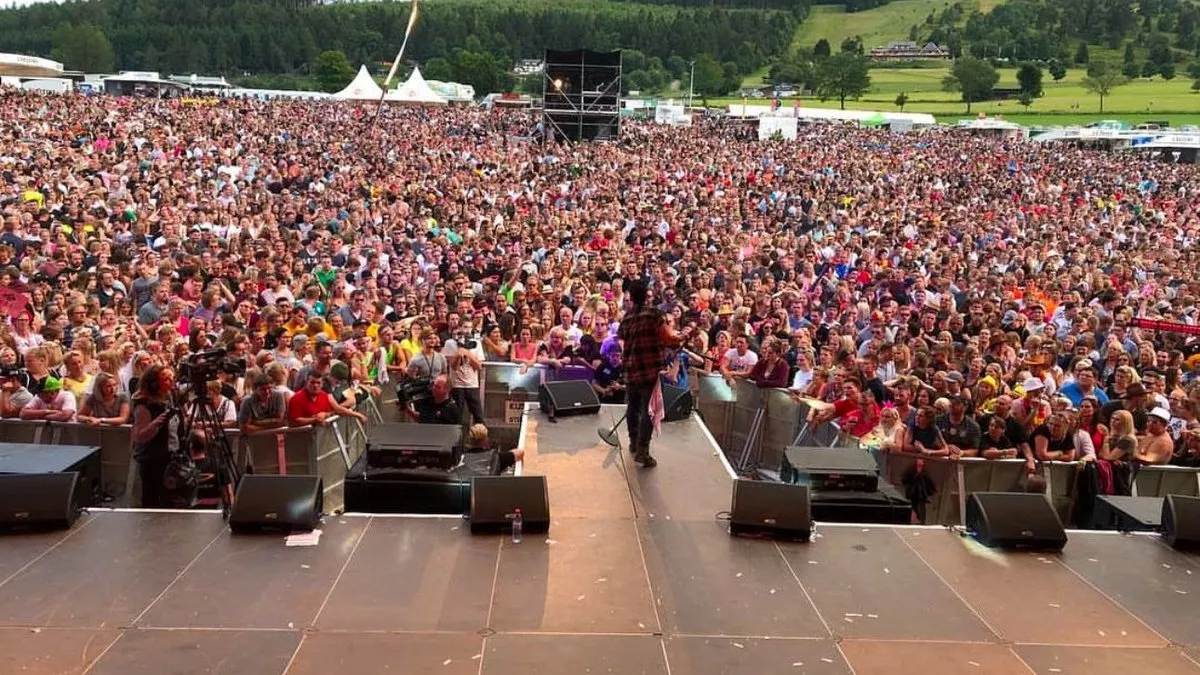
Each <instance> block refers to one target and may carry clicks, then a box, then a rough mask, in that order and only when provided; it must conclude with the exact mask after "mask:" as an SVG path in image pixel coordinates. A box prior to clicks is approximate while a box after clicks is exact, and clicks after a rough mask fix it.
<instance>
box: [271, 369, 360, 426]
mask: <svg viewBox="0 0 1200 675" xmlns="http://www.w3.org/2000/svg"><path fill="white" fill-rule="evenodd" d="M323 379H324V378H323V377H322V376H321V375H320V374H319V373H316V372H311V373H309V374H308V379H307V380H306V381H305V382H304V388H303V389H301V390H300V391H298V392H296V393H295V394H293V395H292V398H291V400H290V401H288V409H287V417H288V424H289V425H291V426H293V427H302V426H307V425H310V424H312V425H316V426H322V425H325V424H328V423H329V418H330V417H333V416H334V415H345V416H347V417H354V418H357V419H358V421H360V422H366V421H367V416H366V415H364V414H362V413H360V412H357V411H354V410H351V409H350V408H347V407H345V406H343V405H340V404H339V403H338V402H337V401H334V400H333V397H332V396H330V395H329V392H327V391H325V389H324V388H322V387H321V381H322V380H323Z"/></svg>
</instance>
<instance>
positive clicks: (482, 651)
mask: <svg viewBox="0 0 1200 675" xmlns="http://www.w3.org/2000/svg"><path fill="white" fill-rule="evenodd" d="M521 426H522V428H524V426H525V417H524V415H522V416H521ZM502 555H504V538H503V537H499V538H498V539H497V541H496V569H494V570H492V592H491V594H490V595H489V596H488V611H487V618H486V619H484V622H483V625H484V627H485V628H488V629H491V627H492V608H493V607H495V606H496V584H497V583H499V582H500V556H502ZM487 641H488V636H487V635H484V636H483V641H482V642H480V644H479V670H477V671H476V673H477V675H483V662H484V660H485V659H487Z"/></svg>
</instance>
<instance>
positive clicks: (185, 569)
mask: <svg viewBox="0 0 1200 675" xmlns="http://www.w3.org/2000/svg"><path fill="white" fill-rule="evenodd" d="M227 534H228V530H225V529H222V530H221V531H220V532H218V533H217V536H215V537H213V538H212V541H210V542H208V545H207V546H205V547H204V548H203V549H201V550H200V552H199V553H197V554H196V556H195V557H194V558H192V560H191V562H189V563H188V564H187V565H185V566H184V567H183V569H181V570H179V574H176V575H175V578H174V579H172V580H171V583H169V584H167V587H166V588H164V589H162V592H161V593H159V594H158V596H156V597H155V598H154V599H153V600H151V601H150V604H148V605H146V608H145V609H143V610H142V611H141V613H139V614H138V615H137V616H136V617H134V619H133V621H130V622H129V625H130V626H136V625H137V624H138V622H139V621H141V620H142V617H144V616H146V613H147V612H149V611H150V610H151V609H153V608H154V605H156V604H157V603H158V601H159V600H162V599H163V596H165V595H166V594H167V593H168V592H169V591H170V590H171V589H172V588H174V587H175V584H176V583H178V582H179V580H180V579H182V578H183V575H185V574H187V573H188V570H190V569H192V566H193V565H195V564H196V561H197V560H199V559H200V556H202V555H204V554H205V553H207V552H208V549H210V548H212V546H213V544H215V543H217V540H218V539H220V538H221V537H224V536H226V535H227Z"/></svg>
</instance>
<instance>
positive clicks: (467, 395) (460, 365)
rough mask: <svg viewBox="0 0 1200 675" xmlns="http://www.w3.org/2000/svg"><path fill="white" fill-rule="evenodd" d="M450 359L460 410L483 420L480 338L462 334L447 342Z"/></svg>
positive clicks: (452, 384)
mask: <svg viewBox="0 0 1200 675" xmlns="http://www.w3.org/2000/svg"><path fill="white" fill-rule="evenodd" d="M444 351H445V353H446V354H447V355H448V358H449V360H450V386H451V388H452V389H451V395H452V396H453V397H454V402H455V403H457V404H458V407H459V410H463V411H466V412H468V413H470V415H471V417H473V418H474V421H476V422H483V420H484V417H483V401H481V400H480V398H479V371H480V369H481V368H482V367H483V365H482V361H481V359H480V358H479V353H478V352H479V339H478V338H473V337H468V336H467V335H465V334H464V335H461V336H460V337H459V338H458V339H457V340H449V341H447V342H446V349H445V350H444Z"/></svg>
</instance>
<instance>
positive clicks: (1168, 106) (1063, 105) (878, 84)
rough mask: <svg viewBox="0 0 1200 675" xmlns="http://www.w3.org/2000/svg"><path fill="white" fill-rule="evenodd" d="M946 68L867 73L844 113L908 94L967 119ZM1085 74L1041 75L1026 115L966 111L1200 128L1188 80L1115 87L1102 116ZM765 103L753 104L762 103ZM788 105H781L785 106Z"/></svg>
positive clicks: (1005, 82)
mask: <svg viewBox="0 0 1200 675" xmlns="http://www.w3.org/2000/svg"><path fill="white" fill-rule="evenodd" d="M948 72H949V69H948V68H940V69H939V68H907V69H876V70H872V71H871V90H870V91H868V92H867V93H866V94H864V95H863V97H862V98H861V99H859V100H857V101H846V107H847V108H853V109H858V110H884V111H889V110H898V108H897V107H896V105H895V100H896V95H897V94H899V93H900V92H902V91H903V92H906V93H907V94H908V103H907V104H906V105H905V106H904V111H905V112H924V113H931V114H933V115H935V116H936V117H937V118H938V120H939V121H953V120H955V119H960V118H965V117H967V113H966V104H964V103H963V102H962V100H961V96H960V95H959V94H958V93H954V92H946V91H942V79H943V78H944V77H945V76H946V75H947V74H948ZM1085 75H1086V73H1085V71H1083V70H1082V69H1073V70H1069V71H1067V76H1066V77H1065V78H1063V79H1062V80H1061V81H1059V82H1055V81H1054V80H1053V79H1052V78H1051V77H1050V74H1049V73H1046V74H1045V80H1044V88H1045V95H1044V96H1042V97H1041V98H1039V99H1037V100H1036V101H1035V102H1034V104H1033V105H1032V106H1030V107H1029V110H1028V111H1026V110H1025V109H1024V108H1022V107H1021V106H1020V105H1018V104H1017V102H1016V101H988V102H984V103H976V104H974V105H972V106H971V115H972V116H974V115H975V114H977V113H980V112H985V113H987V114H988V115H992V116H995V115H1003V116H1004V117H1008V118H1011V119H1013V121H1016V122H1020V123H1022V124H1031V125H1037V124H1081V123H1086V122H1091V121H1096V120H1101V119H1121V120H1125V121H1128V122H1141V121H1146V120H1161V119H1169V120H1170V121H1171V123H1172V124H1174V125H1179V124H1200V94H1198V93H1194V92H1193V91H1192V90H1191V85H1192V83H1191V80H1189V79H1187V78H1186V77H1176V78H1175V79H1173V80H1170V81H1166V80H1163V79H1162V78H1155V79H1152V80H1140V79H1139V80H1135V81H1133V82H1130V83H1128V84H1126V85H1124V86H1121V87H1118V88H1117V89H1115V90H1114V91H1113V93H1112V94H1110V95H1109V96H1107V97H1105V99H1104V112H1103V113H1100V111H1099V105H1100V100H1099V97H1097V96H1096V95H1095V94H1091V93H1088V92H1087V90H1085V89H1084V88H1083V85H1082V84H1081V82H1082V80H1083V78H1084V77H1085ZM999 84H1000V86H1004V87H1015V86H1016V85H1017V71H1016V70H1015V69H1005V70H1001V71H1000V83H999ZM767 101H768V99H757V100H756V101H755V102H758V103H764V102H767ZM740 102H741V99H740V98H726V99H720V100H719V102H718V100H717V99H712V100H710V104H717V105H727V104H729V103H740ZM788 105H791V103H790V102H787V103H785V107H786V106H788ZM802 105H804V106H806V107H815V108H833V107H837V101H824V102H823V101H820V100H818V99H815V98H805V99H804V101H803V103H802Z"/></svg>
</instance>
